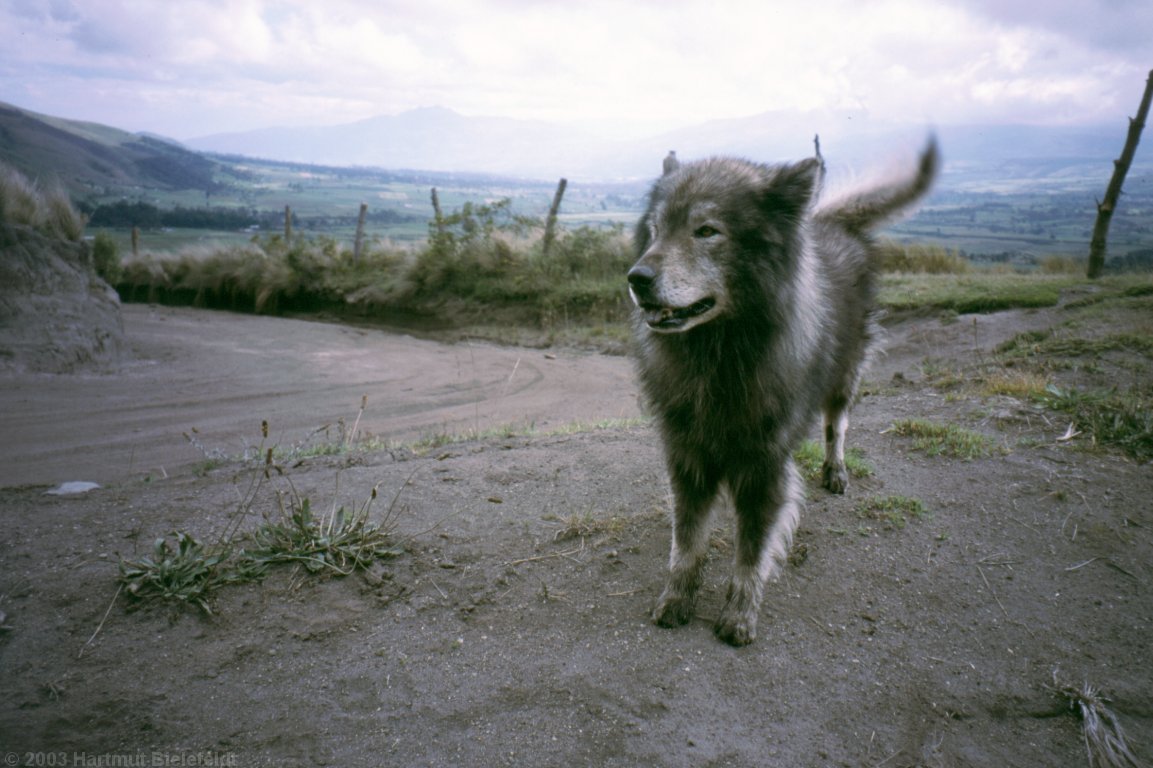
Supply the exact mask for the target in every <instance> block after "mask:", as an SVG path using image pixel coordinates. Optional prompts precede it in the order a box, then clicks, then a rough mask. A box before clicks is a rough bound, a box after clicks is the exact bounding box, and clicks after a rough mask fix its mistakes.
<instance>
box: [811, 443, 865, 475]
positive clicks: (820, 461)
mask: <svg viewBox="0 0 1153 768" xmlns="http://www.w3.org/2000/svg"><path fill="white" fill-rule="evenodd" d="M793 460H794V461H796V462H797V468H798V469H799V470H800V471H801V474H802V475H803V476H804V477H805V478H806V479H807V480H819V479H820V478H821V467H822V466H823V465H824V463H825V449H824V446H822V445H821V444H820V443H819V442H818V441H816V440H805V441H804V442H803V443H801V444H800V446H799V447H798V448H797V450H796V451H794V452H793ZM845 469H847V470H849V475H850V476H851V477H857V478H861V477H869V476H871V475H872V474H873V467H872V465H871V464H869V462H868V461H866V460H865V452H864V451H863V450H861V449H860V448H855V447H854V448H849V449H848V450H846V451H845Z"/></svg>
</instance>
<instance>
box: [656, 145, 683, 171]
mask: <svg viewBox="0 0 1153 768" xmlns="http://www.w3.org/2000/svg"><path fill="white" fill-rule="evenodd" d="M680 167H681V161H680V160H677V153H676V151H674V150H669V154H668V155H667V156H666V157H665V163H664V168H663V171H662V173H661V175H662V176H668V175H669V174H670V173H672V172H673V171H675V170H676V169H678V168H680Z"/></svg>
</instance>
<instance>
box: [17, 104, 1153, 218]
mask: <svg viewBox="0 0 1153 768" xmlns="http://www.w3.org/2000/svg"><path fill="white" fill-rule="evenodd" d="M930 130H931V128H930V127H929V126H925V125H917V124H913V123H905V124H898V123H883V122H880V121H876V120H872V119H870V118H869V117H868V116H867V115H862V114H855V113H845V112H833V111H814V112H810V113H781V112H765V113H762V114H759V115H753V116H751V117H746V118H740V119H732V120H716V121H711V122H707V123H702V124H699V125H695V126H691V127H688V128H684V129H680V130H676V131H671V132H668V133H665V134H661V135H658V136H653V137H651V138H647V139H640V140H633V141H609V140H606V139H603V138H600V137H598V136H596V135H594V134H592V133H588V132H584V131H581V130H577V129H575V128H570V127H565V126H560V125H554V124H551V123H546V122H541V121H529V120H513V119H507V118H495V117H467V116H465V115H461V114H459V113H457V112H453V111H452V110H449V109H445V108H442V107H429V108H423V109H416V110H411V111H408V112H403V113H401V114H398V115H385V116H379V117H373V118H369V119H366V120H361V121H358V122H353V123H345V124H341V125H333V126H326V127H313V128H300V127H297V128H291V127H286V128H266V129H262V130H256V131H245V132H241V133H227V134H216V135H212V136H205V137H202V138H198V139H193V140H191V141H188V142H186V143H185V144H183V145H182V144H180V143H178V142H174V141H171V140H169V139H165V138H163V137H159V136H152V135H146V134H132V133H128V132H126V131H121V130H117V129H115V128H109V127H106V126H101V125H97V124H94V123H84V122H78V121H72V120H64V119H61V118H55V117H48V116H45V115H39V114H36V113H34V112H29V111H27V110H23V109H19V108H17V107H14V106H11V105H8V104H3V103H0V159H2V160H4V161H5V162H8V163H9V164H11V165H14V166H15V167H16V168H17V169H19V170H20V171H22V172H23V173H24V174H25V175H27V176H29V177H31V178H43V177H46V176H55V177H57V178H59V179H60V180H61V181H63V182H64V183H65V184H66V185H67V186H68V188H69V189H70V191H71V192H72V193H73V195H74V196H75V197H77V198H84V197H85V196H87V195H88V194H91V193H92V192H97V193H100V192H102V191H103V192H105V193H107V192H111V191H114V190H117V189H119V188H127V187H145V188H159V189H203V190H213V189H215V188H216V187H215V185H216V183H217V182H218V181H221V180H223V181H225V182H227V178H225V177H226V176H227V175H228V174H229V173H231V172H232V171H231V166H232V165H233V163H232V162H231V161H232V160H234V159H235V158H232V157H219V155H230V156H232V155H234V156H246V157H251V158H264V159H268V160H277V161H293V162H301V163H308V164H314V165H328V166H338V167H339V166H360V167H377V168H383V169H388V170H394V171H399V170H408V171H424V172H445V173H478V174H488V175H493V176H504V177H519V178H522V179H534V180H542V181H555V179H557V178H559V177H561V176H564V177H566V178H569V179H570V180H576V181H585V182H591V181H615V180H630V181H635V180H638V179H639V180H647V179H650V178H652V177H653V176H655V175H657V174H658V173H659V172H660V166H661V160H662V159H663V158H664V156H665V155H666V154H667V153H668V152H669V150H675V151H676V152H677V154H678V156H679V157H681V158H682V159H692V158H696V157H702V156H705V155H710V154H717V153H725V154H736V155H741V156H745V157H749V158H752V159H755V160H761V161H776V160H786V159H796V158H800V157H805V156H807V155H809V154H811V153H812V152H813V137H814V136H815V135H818V134H819V135H820V139H821V148H822V152H823V154H824V156H825V158H826V159H827V160H828V162H829V165H830V170H831V171H832V172H833V174H834V177H833V178H834V179H835V178H836V176H835V174H836V173H837V172H839V171H841V170H847V171H848V172H849V174H852V173H855V172H868V171H870V170H872V169H874V168H876V167H877V166H878V165H880V166H881V167H882V168H884V167H886V166H887V165H889V164H890V161H892V160H895V159H900V158H902V157H911V156H912V155H913V154H915V153H916V151H917V150H918V149H919V148H920V147H921V146H922V145H923V143H924V142H925V140H926V137H927V136H928V134H929V132H930ZM1126 130H1127V126H1126V125H1106V126H1079V127H1070V126H1034V125H996V126H994V125H969V126H964V125H962V126H942V127H940V128H939V129H937V131H936V132H937V134H938V137H939V139H940V142H941V146H942V150H943V154H944V158H945V179H946V182H945V184H942V188H945V187H946V185H947V186H948V187H951V188H952V189H954V190H972V191H992V192H997V191H1008V190H1014V191H1021V190H1022V189H1026V188H1030V189H1040V190H1048V189H1072V188H1077V189H1084V188H1086V186H1095V185H1096V186H1101V187H1102V188H1104V184H1105V183H1106V182H1107V180H1108V177H1109V175H1110V174H1111V173H1112V160H1113V158H1115V157H1117V155H1118V154H1119V153H1120V151H1121V145H1122V144H1123V142H1124V139H1125V132H1126ZM1151 144H1153V141H1147V142H1146V145H1151ZM1146 145H1143V146H1142V147H1141V148H1140V149H1139V150H1138V155H1137V158H1136V161H1135V163H1134V166H1133V169H1132V170H1131V171H1130V178H1131V179H1132V178H1136V177H1138V176H1140V175H1142V174H1144V175H1145V176H1146V177H1147V176H1148V174H1150V173H1153V159H1149V158H1151V156H1153V153H1151V152H1150V151H1149V150H1148V149H1147V146H1146ZM194 150H198V151H194ZM202 153H212V154H211V155H208V154H202Z"/></svg>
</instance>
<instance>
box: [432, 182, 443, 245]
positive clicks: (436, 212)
mask: <svg viewBox="0 0 1153 768" xmlns="http://www.w3.org/2000/svg"><path fill="white" fill-rule="evenodd" d="M432 220H433V222H434V223H435V224H436V233H437V234H438V235H440V234H443V233H444V214H443V213H441V210H440V198H439V197H438V196H437V194H436V187H433V188H432Z"/></svg>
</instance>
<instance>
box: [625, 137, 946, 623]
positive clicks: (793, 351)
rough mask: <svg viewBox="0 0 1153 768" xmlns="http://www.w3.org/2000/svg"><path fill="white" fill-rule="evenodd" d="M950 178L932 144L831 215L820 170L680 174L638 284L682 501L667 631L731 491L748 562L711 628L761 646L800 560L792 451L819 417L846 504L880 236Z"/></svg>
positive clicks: (635, 271)
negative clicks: (719, 503)
mask: <svg viewBox="0 0 1153 768" xmlns="http://www.w3.org/2000/svg"><path fill="white" fill-rule="evenodd" d="M938 164H939V155H938V151H937V145H936V140H935V139H933V140H930V142H929V143H928V145H927V147H926V148H925V149H924V150H923V152H922V153H921V155H920V159H919V163H918V164H917V166H916V168H915V169H911V170H910V171H909V172H908V173H907V174H905V175H903V176H902V177H900V178H897V179H894V180H890V181H889V182H887V183H882V184H879V185H876V186H874V187H871V188H868V189H864V190H861V191H859V192H856V193H852V194H849V195H847V196H844V197H842V198H841V199H840V201H839V202H835V203H829V204H822V205H817V203H816V198H817V196H818V192H819V187H820V183H821V180H822V177H823V175H824V164H823V161H822V160H821V159H820V157H819V156H818V157H817V158H812V159H808V160H804V161H801V162H798V163H794V164H787V165H760V164H755V163H751V162H747V161H744V160H738V159H732V158H711V159H707V160H702V161H698V162H692V163H686V164H680V163H678V162H677V161H675V160H673V161H671V162H668V161H666V172H665V173H664V175H663V176H661V178H660V179H658V180H657V181H656V182H655V183H654V185H653V187H652V190H651V192H650V193H649V198H648V206H647V209H646V211H645V213H644V215H643V216H642V218H641V220H640V222H639V223H638V225H637V230H636V248H637V253H638V258H637V262H636V264H634V265H633V267H632V268H631V269H630V270H629V273H628V283H629V292H630V294H631V296H632V299H633V302H634V303H635V305H636V306H635V310H634V325H635V330H636V335H637V341H638V344H637V347H638V354H637V359H638V371H639V375H640V382H641V386H642V389H643V392H644V395H645V397H646V399H647V401H648V404H649V407H650V408H651V409H652V411H653V414H654V417H655V420H656V423H657V426H658V428H659V431H660V434H661V437H662V439H663V442H664V449H665V459H666V463H667V465H668V472H669V478H670V481H671V484H672V490H673V497H674V508H673V534H672V552H671V554H670V556H669V575H668V580H667V582H666V585H665V587H664V591H663V592H662V594H661V595H660V597H659V598H658V600H657V604H656V607H655V609H654V610H653V614H652V618H653V621H655V622H656V623H657V624H659V625H661V626H666V627H671V626H676V625H680V624H685V623H687V622H688V621H689V620H690V619H692V617H693V615H694V603H695V597H696V592H697V589H698V587H699V586H700V583H701V574H702V569H703V566H704V564H705V559H706V554H707V549H708V538H709V519H710V516H711V510H712V507H713V504H714V501H715V500H716V498H717V496H718V495H719V494H720V493H721V492H722V490H724V491H727V493H728V496H729V498H730V499H731V501H732V504H733V507H734V511H735V514H736V534H735V543H736V545H735V547H734V549H735V563H734V566H733V574H732V579H731V581H730V582H729V588H728V599H727V602H726V604H725V606H724V609H723V610H722V611H721V615H720V618H719V619H718V620H717V623H716V627H715V630H716V634H717V636H718V637H719V638H720V639H721V640H723V641H725V642H727V643H730V644H731V645H736V646H740V645H746V644H748V643H750V642H752V641H753V640H754V638H755V637H756V629H757V616H758V613H759V611H760V604H761V596H762V593H763V591H764V585H765V582H766V581H767V580H768V579H769V578H770V577H772V576H774V575H775V574H776V573H777V572H778V570H779V568H780V566H781V564H782V563H783V561H784V560H785V559H786V557H787V556H788V552H789V548H790V547H791V546H792V537H793V532H794V530H795V529H796V526H797V517H798V513H799V507H800V504H801V502H802V494H803V485H802V482H801V479H800V476H799V475H798V473H797V469H796V467H795V466H794V464H793V458H792V454H793V451H794V449H795V448H796V447H797V445H798V443H799V442H800V441H801V440H802V439H803V437H804V436H805V435H806V434H807V432H808V430H809V429H810V428H811V427H812V424H813V422H814V421H815V419H816V415H817V413H818V412H820V413H822V414H823V416H824V431H825V460H824V465H823V468H822V476H823V477H822V481H823V485H824V486H825V487H826V488H827V489H829V490H830V491H832V492H833V493H843V492H844V490H845V486H846V484H847V482H848V473H847V471H846V470H845V459H844V448H845V430H846V428H847V427H848V413H849V408H850V406H851V405H852V403H853V398H854V396H855V395H856V390H857V385H858V382H859V381H860V378H861V372H862V368H863V366H864V364H865V361H866V359H867V357H868V354H869V350H870V346H871V345H872V343H873V341H874V339H875V338H876V337H877V332H878V330H877V326H876V320H875V312H874V308H873V302H874V295H875V293H876V282H877V277H876V274H877V271H878V264H877V261H878V257H877V254H876V247H875V245H874V243H873V240H872V238H871V234H870V233H871V231H872V230H873V229H875V228H876V227H877V226H878V225H880V224H881V223H883V222H884V221H886V220H888V219H890V218H893V217H894V216H896V215H897V214H899V213H901V212H902V211H904V210H905V209H906V208H907V207H908V206H910V205H911V204H912V203H914V202H915V201H916V200H918V199H919V198H920V197H922V196H923V195H924V194H925V193H926V192H927V191H928V189H929V187H930V186H931V184H932V181H933V178H934V176H935V175H936V173H937V166H938Z"/></svg>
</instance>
